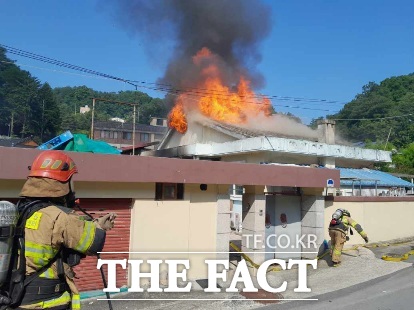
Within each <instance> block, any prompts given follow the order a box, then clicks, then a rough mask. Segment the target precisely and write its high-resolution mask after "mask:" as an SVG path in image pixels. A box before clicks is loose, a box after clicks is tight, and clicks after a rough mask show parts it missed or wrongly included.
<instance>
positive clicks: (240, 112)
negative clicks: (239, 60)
mask: <svg viewBox="0 0 414 310" xmlns="http://www.w3.org/2000/svg"><path fill="white" fill-rule="evenodd" d="M218 62H219V59H218V57H217V56H216V55H214V54H212V53H211V52H210V50H208V49H207V48H203V49H201V50H200V51H199V52H198V53H197V54H196V55H195V56H194V57H193V63H194V65H195V66H197V67H199V69H200V72H201V74H200V75H201V76H200V77H197V78H198V80H201V81H202V82H200V83H199V84H198V85H197V88H196V89H191V90H188V91H187V92H184V93H182V94H181V95H179V96H178V98H177V100H176V102H175V106H174V108H173V109H172V110H171V112H170V114H169V116H168V118H169V126H170V127H171V128H175V129H176V130H177V131H178V132H180V133H185V132H186V131H187V127H188V125H187V117H186V115H187V113H188V112H190V111H192V110H197V111H199V112H201V114H203V115H205V116H207V117H209V118H211V119H214V120H217V121H220V122H225V123H230V124H244V123H246V122H247V120H248V118H249V117H255V116H258V115H260V114H262V115H265V116H270V115H271V104H270V100H269V99H268V98H266V97H264V96H258V95H256V94H255V93H254V92H253V91H252V90H251V89H250V82H249V81H248V80H247V79H246V78H245V77H243V76H242V77H240V80H239V81H238V85H237V86H236V87H235V89H234V88H233V89H231V88H230V87H229V86H226V85H225V83H224V82H223V79H222V72H220V67H219V65H218Z"/></svg>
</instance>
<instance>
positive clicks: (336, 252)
mask: <svg viewBox="0 0 414 310" xmlns="http://www.w3.org/2000/svg"><path fill="white" fill-rule="evenodd" d="M333 251H334V253H335V254H338V255H339V254H341V251H339V250H337V249H334V250H333Z"/></svg>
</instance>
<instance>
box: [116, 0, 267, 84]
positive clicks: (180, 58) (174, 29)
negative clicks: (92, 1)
mask: <svg viewBox="0 0 414 310" xmlns="http://www.w3.org/2000/svg"><path fill="white" fill-rule="evenodd" d="M117 3H118V5H119V7H118V8H119V11H118V15H117V17H118V19H119V21H120V22H121V23H122V24H123V25H124V26H125V27H126V28H127V29H128V30H129V31H130V32H131V33H132V34H144V35H145V36H146V38H147V39H148V40H147V41H148V42H150V44H149V48H156V47H160V46H162V45H160V42H165V41H168V40H173V42H174V48H173V50H167V49H166V50H165V51H164V52H163V53H162V54H163V55H165V57H167V58H168V59H169V62H168V65H167V68H166V71H165V74H164V76H163V77H162V78H160V80H159V81H158V82H159V83H163V84H168V85H172V86H173V87H175V88H178V89H183V88H188V87H196V86H197V83H198V81H197V78H198V77H199V76H200V75H199V72H198V70H200V69H199V68H196V67H195V66H194V65H193V63H192V57H193V56H194V55H195V54H196V53H197V52H198V51H199V50H201V49H202V48H204V47H205V48H208V49H209V50H210V51H211V52H212V53H214V54H216V55H218V57H219V59H220V62H219V63H220V69H221V71H222V72H223V77H222V78H223V80H224V82H225V83H227V86H230V87H231V86H234V85H236V84H237V83H238V82H239V80H240V76H242V75H243V76H245V77H247V79H249V80H250V81H251V86H252V88H253V89H256V88H260V87H263V86H264V79H263V76H262V75H261V74H260V73H259V72H257V70H256V65H257V64H258V63H259V62H260V60H261V54H260V52H259V44H260V43H261V41H262V40H263V39H264V38H265V37H266V36H267V35H268V34H269V32H270V28H271V11H270V8H269V6H268V5H266V4H264V3H263V2H261V1H259V0H124V1H119V2H117ZM151 42H152V43H154V44H151ZM157 55H159V53H157Z"/></svg>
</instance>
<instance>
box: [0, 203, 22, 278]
mask: <svg viewBox="0 0 414 310" xmlns="http://www.w3.org/2000/svg"><path fill="white" fill-rule="evenodd" d="M17 220H18V211H17V207H16V206H15V205H14V204H12V203H11V202H8V201H0V286H2V285H3V284H4V283H5V281H7V274H8V270H9V265H10V257H11V250H12V246H13V237H14V232H15V228H16V224H17Z"/></svg>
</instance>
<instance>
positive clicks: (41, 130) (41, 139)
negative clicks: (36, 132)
mask: <svg viewBox="0 0 414 310" xmlns="http://www.w3.org/2000/svg"><path fill="white" fill-rule="evenodd" d="M42 102H43V104H42V125H41V126H40V141H42V143H43V130H44V125H43V124H44V119H45V100H44V99H43V100H42Z"/></svg>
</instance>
